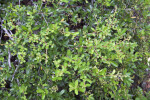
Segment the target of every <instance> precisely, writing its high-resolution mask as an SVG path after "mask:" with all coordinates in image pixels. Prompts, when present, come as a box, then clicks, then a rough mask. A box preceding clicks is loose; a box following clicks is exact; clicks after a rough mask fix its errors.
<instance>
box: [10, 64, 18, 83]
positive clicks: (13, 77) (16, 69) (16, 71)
mask: <svg viewBox="0 0 150 100" xmlns="http://www.w3.org/2000/svg"><path fill="white" fill-rule="evenodd" d="M18 68H19V65H18V66H17V67H16V69H15V72H14V74H13V75H12V79H11V82H12V81H13V80H14V76H15V74H16V72H17V70H18Z"/></svg>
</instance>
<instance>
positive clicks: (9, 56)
mask: <svg viewBox="0 0 150 100" xmlns="http://www.w3.org/2000/svg"><path fill="white" fill-rule="evenodd" d="M10 59H11V52H10V50H9V48H8V65H9V68H11V61H10Z"/></svg>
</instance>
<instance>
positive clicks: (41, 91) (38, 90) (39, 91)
mask: <svg viewBox="0 0 150 100" xmlns="http://www.w3.org/2000/svg"><path fill="white" fill-rule="evenodd" d="M36 92H37V93H43V92H44V91H43V90H42V89H40V88H38V89H37V90H36Z"/></svg>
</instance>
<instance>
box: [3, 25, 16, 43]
mask: <svg viewBox="0 0 150 100" xmlns="http://www.w3.org/2000/svg"><path fill="white" fill-rule="evenodd" d="M3 30H4V31H5V33H6V34H7V35H8V36H9V38H10V39H11V40H12V41H14V39H13V38H12V36H11V34H10V33H9V32H8V31H7V29H6V28H3Z"/></svg>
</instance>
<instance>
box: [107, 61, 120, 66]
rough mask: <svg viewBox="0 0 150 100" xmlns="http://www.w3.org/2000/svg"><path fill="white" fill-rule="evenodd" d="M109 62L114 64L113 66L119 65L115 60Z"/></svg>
mask: <svg viewBox="0 0 150 100" xmlns="http://www.w3.org/2000/svg"><path fill="white" fill-rule="evenodd" d="M109 62H110V64H112V65H113V66H115V67H118V64H117V63H116V62H115V61H109Z"/></svg>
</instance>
